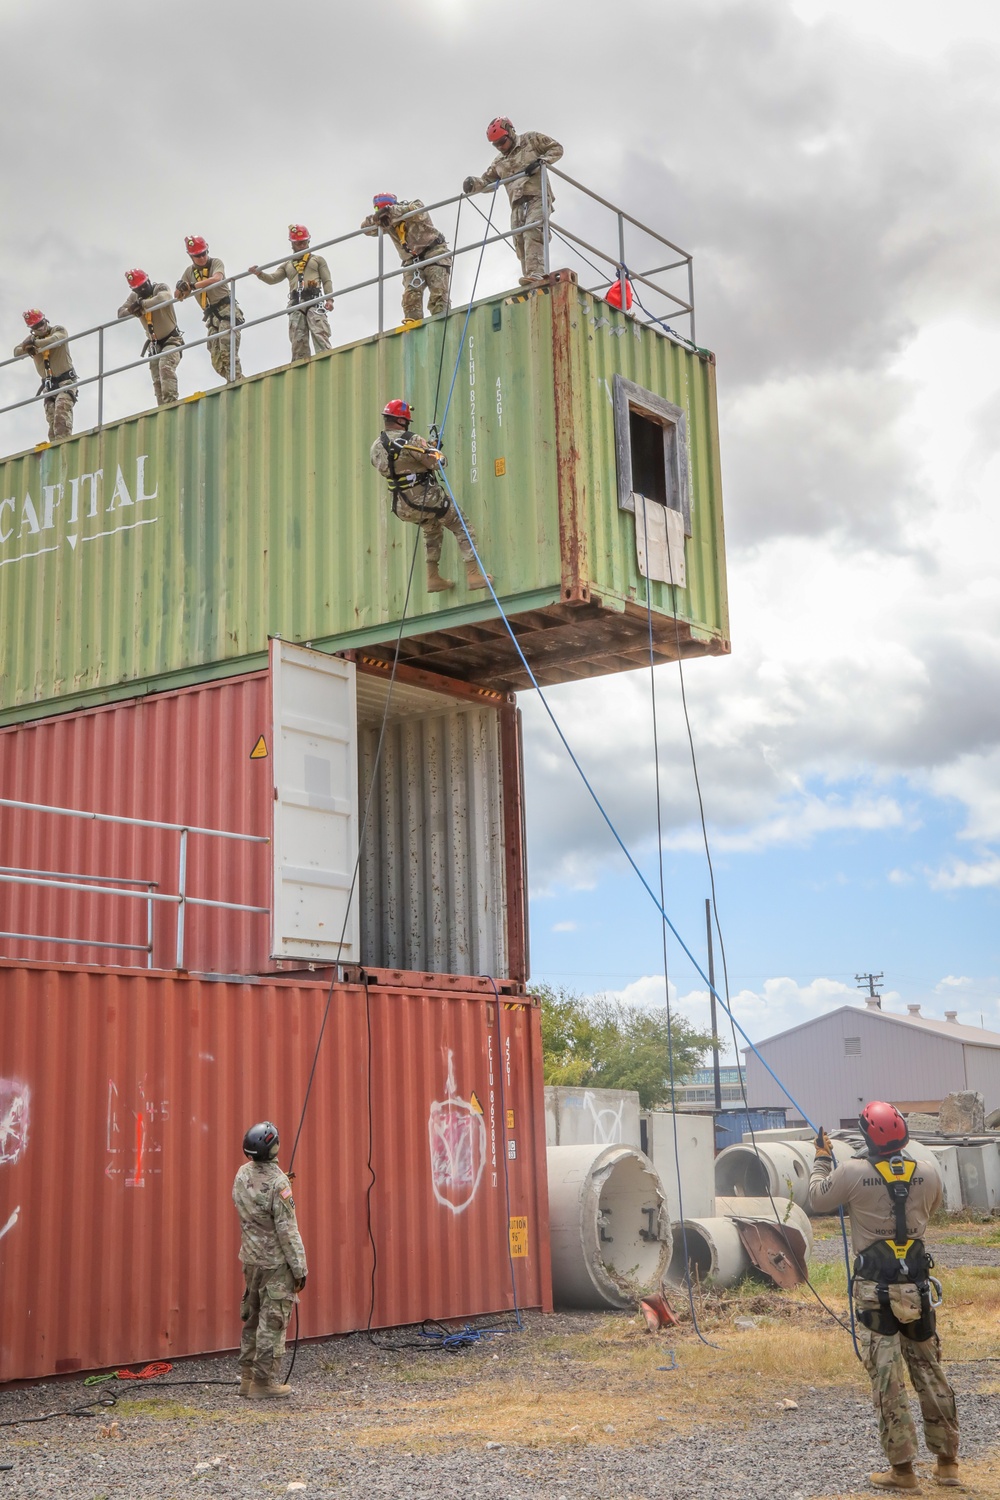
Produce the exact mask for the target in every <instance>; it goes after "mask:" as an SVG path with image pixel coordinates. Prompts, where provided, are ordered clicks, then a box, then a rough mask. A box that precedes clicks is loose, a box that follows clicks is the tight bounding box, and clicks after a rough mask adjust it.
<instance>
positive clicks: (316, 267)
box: [250, 224, 333, 359]
mask: <svg viewBox="0 0 1000 1500" xmlns="http://www.w3.org/2000/svg"><path fill="white" fill-rule="evenodd" d="M288 240H289V243H290V244H291V247H292V259H291V260H286V261H285V263H284V265H281V266H276V267H275V269H274V270H273V271H262V270H261V269H260V267H259V266H251V267H250V270H251V271H252V272H253V274H254V276H256V278H257V280H258V281H266V282H267V284H268V286H277V284H278V282H279V281H287V282H288V307H289V313H288V337H289V340H290V342H291V345H292V359H308V358H309V355H310V353H311V352H312V351H311V350H310V348H309V336H310V334H311V335H312V341H313V344H314V345H315V347H316V352H317V354H318V353H319V351H320V350H321V349H329V348H331V343H330V320H329V318H328V317H327V313H328V312H332V311H333V296H332V292H333V282H332V281H331V280H330V267H329V266H328V265H327V263H326V261H325V260H324V259H323V257H322V255H314V254H313V253H312V251H311V250H310V249H309V231H308V229H307V228H306V226H305V225H304V224H289V226H288ZM324 293H325V294H326V297H325V300H324V301H319V300H317V299H318V298H320V297H322V296H323V294H324ZM305 304H309V305H308V306H306V305H305Z"/></svg>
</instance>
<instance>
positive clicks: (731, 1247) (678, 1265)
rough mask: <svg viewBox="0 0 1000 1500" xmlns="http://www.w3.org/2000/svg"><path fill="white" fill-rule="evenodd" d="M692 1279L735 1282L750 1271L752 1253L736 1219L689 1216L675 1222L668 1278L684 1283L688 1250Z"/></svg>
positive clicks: (720, 1283)
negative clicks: (746, 1244) (741, 1234)
mask: <svg viewBox="0 0 1000 1500" xmlns="http://www.w3.org/2000/svg"><path fill="white" fill-rule="evenodd" d="M685 1246H686V1247H687V1263H688V1269H689V1271H690V1274H691V1279H692V1281H697V1282H699V1283H700V1284H701V1285H702V1286H705V1285H711V1286H723V1287H725V1286H735V1285H736V1283H737V1282H738V1281H741V1280H742V1279H743V1277H744V1276H748V1275H749V1274H750V1269H751V1266H750V1257H749V1255H748V1254H747V1252H746V1249H745V1247H744V1245H743V1241H742V1240H741V1239H740V1233H739V1230H738V1229H737V1228H736V1225H735V1224H734V1223H733V1221H732V1219H685V1220H684V1222H683V1223H682V1224H675V1225H674V1244H673V1251H672V1253H671V1256H670V1263H669V1265H668V1266H667V1280H668V1281H670V1282H672V1283H673V1284H674V1285H675V1286H683V1285H684V1282H685V1276H684V1251H685Z"/></svg>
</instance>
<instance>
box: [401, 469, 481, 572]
mask: <svg viewBox="0 0 1000 1500" xmlns="http://www.w3.org/2000/svg"><path fill="white" fill-rule="evenodd" d="M409 493H410V494H411V495H412V496H413V497H414V499H415V500H417V501H418V502H419V503H420V504H421V505H433V506H435V507H438V506H441V505H442V504H443V503H445V502H446V503H447V506H448V509H447V510H446V511H445V512H444V514H443V515H428V514H427V512H426V511H422V510H419V509H418V508H417V507H416V506H415V505H410V504H408V503H407V501H406V499H405V498H404V497H403V496H400V498H399V499H398V500H397V501H396V515H397V516H398V517H399V519H400V520H401V521H412V522H413V524H414V525H415V526H419V527H420V530H421V531H422V532H423V535H424V552H425V554H426V556H427V561H428V562H429V563H437V562H440V561H441V545H442V542H443V540H444V534H445V531H450V532H451V534H452V535H453V536H454V538H455V540H456V542H457V543H458V550H459V552H460V553H461V554H462V557H463V559H464V560H465V562H472V561H473V559H474V558H475V553H474V552H473V550H472V546H470V544H469V537H471V538H472V542H473V544H474V543H475V540H476V533H475V532H474V531H473V529H472V527H471V525H469V522H468V521H466V523H465V526H468V527H469V536H466V534H465V526H463V525H462V518H461V516H460V515H459V513H458V507H457V506H456V505H454V504H452V502H451V500H450V499H449V498H448V496H447V495H446V494H445V493H444V491H443V490H442V489H441V487H440V485H438V484H420V485H414V487H413V489H412V490H411V491H410V492H409Z"/></svg>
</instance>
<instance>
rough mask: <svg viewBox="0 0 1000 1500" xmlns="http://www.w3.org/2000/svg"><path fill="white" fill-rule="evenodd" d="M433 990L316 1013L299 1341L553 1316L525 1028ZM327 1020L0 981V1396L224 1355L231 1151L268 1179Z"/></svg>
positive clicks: (132, 974) (44, 973)
mask: <svg viewBox="0 0 1000 1500" xmlns="http://www.w3.org/2000/svg"><path fill="white" fill-rule="evenodd" d="M454 983H455V985H456V987H455V988H453V989H450V990H449V991H447V992H441V991H436V990H434V989H430V988H428V989H424V990H418V989H411V990H405V989H401V988H398V987H394V986H391V985H380V984H371V983H369V984H368V985H361V984H359V985H336V986H334V987H333V990H332V997H331V999H330V1011H329V1019H328V1022H327V1027H326V1032H325V1035H324V1038H323V1042H322V1046H321V1049H320V1052H319V1063H318V1067H317V1071H316V1077H315V1082H314V1085H313V1090H312V1095H311V1098H310V1102H309V1106H308V1111H307V1113H306V1116H305V1124H304V1128H303V1131H302V1135H301V1140H300V1144H299V1149H298V1154H297V1157H296V1160H295V1172H296V1183H295V1197H296V1204H297V1209H298V1215H299V1223H300V1227H301V1229H302V1234H303V1239H304V1241H305V1246H306V1252H307V1256H308V1261H309V1284H308V1287H307V1289H306V1291H305V1293H304V1294H303V1297H302V1304H301V1332H302V1336H303V1337H314V1336H317V1335H324V1334H332V1333H337V1332H345V1331H348V1330H351V1329H358V1328H365V1327H368V1326H371V1327H386V1326H390V1325H393V1324H398V1323H410V1322H417V1321H419V1320H421V1319H423V1318H427V1317H431V1318H461V1317H466V1316H469V1315H473V1314H480V1313H494V1312H499V1311H504V1310H511V1309H513V1307H514V1303H515V1293H516V1301H517V1305H518V1306H520V1307H542V1308H545V1309H549V1308H550V1307H551V1279H550V1269H549V1248H548V1219H547V1192H546V1167H545V1124H544V1109H543V1102H542V1062H541V1039H540V1027H539V1016H538V1011H537V1010H536V1009H534V1008H533V1007H532V1006H531V1004H530V1002H525V1001H524V1000H523V999H519V998H517V997H516V996H514V995H511V994H506V995H503V994H502V995H501V998H500V1002H499V1004H498V1003H497V1001H496V999H495V998H494V995H493V993H492V990H491V989H490V988H489V987H488V986H484V985H483V984H482V982H478V983H477V982H476V981H470V982H469V983H468V985H467V986H466V988H464V989H459V988H458V987H457V983H458V982H457V981H455V982H454ZM508 988H509V987H508ZM330 994H331V992H330V989H329V987H328V986H327V985H326V984H323V983H317V982H315V981H306V982H301V981H297V980H290V979H288V980H285V979H272V980H251V981H244V982H233V981H222V980H216V981H213V980H207V979H203V978H202V979H199V978H194V977H189V976H181V975H173V974H160V973H149V974H147V973H145V972H141V971H138V972H137V971H134V970H111V971H108V970H100V969H96V968H90V969H88V968H83V967H79V966H64V967H61V968H57V967H46V966H44V965H41V964H21V965H18V964H13V963H10V962H6V961H4V962H0V1038H2V1040H0V1280H2V1284H3V1289H4V1316H3V1320H2V1326H0V1380H14V1379H24V1378H31V1377H38V1376H43V1375H49V1374H54V1373H61V1372H68V1371H74V1370H86V1369H94V1368H101V1367H104V1366H109V1365H115V1366H117V1365H121V1364H124V1363H131V1362H133V1361H139V1360H148V1359H162V1358H167V1359H171V1358H175V1357H178V1356H181V1355H185V1354H195V1353H203V1352H208V1351H211V1350H218V1349H227V1348H233V1347H235V1346H236V1345H237V1343H238V1340H239V1327H240V1325H239V1300H240V1291H241V1277H240V1267H239V1263H238V1260H237V1250H238V1244H239V1231H238V1223H237V1219H236V1214H235V1211H234V1209H233V1205H232V1201H231V1196H230V1193H231V1187H232V1180H233V1176H234V1175H235V1172H236V1170H237V1168H238V1167H239V1165H240V1163H241V1161H242V1156H241V1151H240V1148H241V1143H242V1136H243V1132H244V1131H245V1129H246V1128H247V1126H248V1125H250V1124H251V1123H252V1122H254V1121H255V1120H258V1119H262V1118H270V1119H273V1120H275V1121H276V1123H277V1124H278V1126H279V1128H280V1130H281V1134H282V1154H281V1160H282V1163H283V1164H284V1165H285V1166H287V1165H288V1161H289V1153H290V1149H291V1145H292V1140H293V1137H294V1134H295V1129H296V1126H297V1123H298V1120H299V1116H300V1112H301V1109H302V1105H303V1099H304V1095H305V1088H306V1082H307V1079H308V1076H309V1070H310V1066H311V1064H312V1061H313V1057H314V1055H315V1050H316V1045H317V1040H318V1037H319V1033H320V1027H321V1025H322V1020H323V1014H324V1009H325V1007H326V1004H327V998H328V996H330ZM369 1163H370V1164H371V1171H369ZM372 1175H374V1185H373V1186H372V1190H371V1194H370V1198H369V1194H368V1188H369V1183H370V1182H371V1177H372ZM373 1266H374V1297H373V1296H372V1272H373Z"/></svg>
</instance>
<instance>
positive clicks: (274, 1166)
mask: <svg viewBox="0 0 1000 1500" xmlns="http://www.w3.org/2000/svg"><path fill="white" fill-rule="evenodd" d="M243 1154H244V1156H246V1157H248V1158H249V1160H248V1161H246V1162H244V1164H243V1166H242V1167H240V1169H239V1171H238V1172H237V1174H236V1181H235V1182H234V1183H233V1202H234V1203H235V1204H236V1212H237V1213H238V1214H239V1216H240V1227H241V1229H242V1231H243V1237H242V1241H241V1244H240V1260H241V1261H242V1262H243V1278H244V1281H245V1283H246V1290H245V1291H244V1294H243V1301H242V1303H241V1305H240V1318H241V1319H242V1321H243V1337H242V1339H241V1340H240V1395H241V1396H248V1397H250V1398H251V1399H257V1398H267V1397H282V1396H288V1395H290V1394H291V1390H292V1388H291V1386H290V1385H282V1384H281V1381H280V1377H279V1370H280V1366H281V1357H282V1355H283V1354H284V1352H285V1331H286V1329H287V1328H288V1319H289V1318H290V1317H291V1313H292V1307H293V1305H294V1302H295V1297H296V1294H297V1293H298V1292H301V1290H302V1288H303V1287H304V1286H305V1284H306V1252H305V1250H304V1249H303V1247H302V1236H301V1235H300V1234H299V1226H298V1224H297V1223H296V1222H295V1202H294V1200H293V1198H292V1185H291V1183H290V1182H289V1180H288V1178H287V1177H286V1176H285V1174H284V1172H283V1171H282V1170H281V1168H280V1167H279V1166H278V1131H277V1127H276V1126H274V1125H272V1124H271V1122H270V1121H269V1120H264V1121H263V1122H262V1123H261V1124H259V1125H251V1127H250V1129H249V1130H248V1131H247V1133H246V1135H245V1136H244V1137H243Z"/></svg>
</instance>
